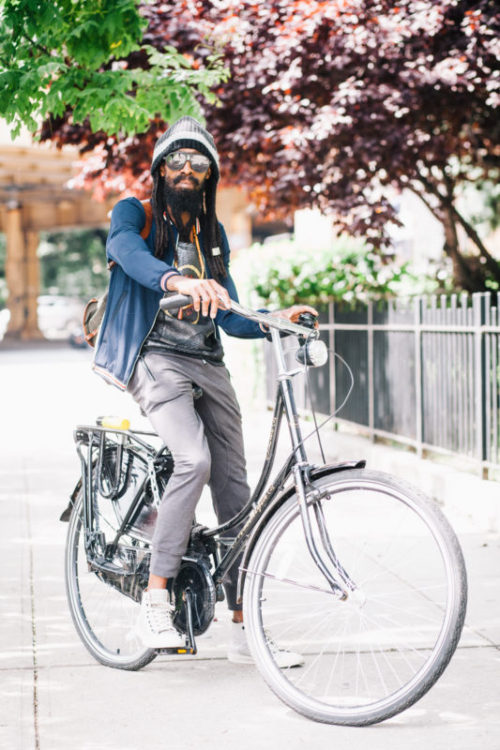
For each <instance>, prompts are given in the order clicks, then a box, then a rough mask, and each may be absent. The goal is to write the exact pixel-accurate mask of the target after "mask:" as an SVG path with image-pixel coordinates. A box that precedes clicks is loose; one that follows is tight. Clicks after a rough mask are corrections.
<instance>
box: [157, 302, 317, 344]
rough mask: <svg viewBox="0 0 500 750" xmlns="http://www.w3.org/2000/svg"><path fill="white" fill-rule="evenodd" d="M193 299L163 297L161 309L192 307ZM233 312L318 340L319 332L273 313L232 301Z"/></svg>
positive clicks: (266, 324) (271, 326) (257, 321)
mask: <svg viewBox="0 0 500 750" xmlns="http://www.w3.org/2000/svg"><path fill="white" fill-rule="evenodd" d="M192 304H193V299H192V297H189V296H188V295H186V294H172V295H169V296H168V297H163V299H161V300H160V309H162V310H175V309H179V308H180V307H185V306H186V305H192ZM230 309H231V311H232V312H234V313H236V314H237V315H241V317H242V318H247V319H248V320H254V321H255V322H256V323H262V324H263V325H265V326H268V327H269V328H276V329H277V330H278V331H284V332H285V333H293V334H295V335H296V336H305V337H306V338H308V339H311V338H314V339H315V338H317V337H318V336H319V332H318V331H317V330H316V329H312V328H308V327H306V326H301V325H298V324H297V323H291V322H290V321H288V320H285V319H284V318H276V317H274V316H273V315H271V313H264V312H258V311H257V310H251V309H250V308H248V307H244V306H243V305H240V303H239V302H235V301H234V300H231V308H230Z"/></svg>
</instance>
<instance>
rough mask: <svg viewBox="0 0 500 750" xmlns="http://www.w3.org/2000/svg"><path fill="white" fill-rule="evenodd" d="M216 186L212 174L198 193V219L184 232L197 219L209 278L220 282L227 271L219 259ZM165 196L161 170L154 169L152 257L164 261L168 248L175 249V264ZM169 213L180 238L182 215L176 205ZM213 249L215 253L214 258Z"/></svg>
mask: <svg viewBox="0 0 500 750" xmlns="http://www.w3.org/2000/svg"><path fill="white" fill-rule="evenodd" d="M216 185H217V181H216V180H215V179H214V176H213V174H212V175H210V177H209V178H208V180H207V181H206V183H205V187H204V190H203V192H202V193H201V196H200V203H199V208H198V210H199V213H198V216H192V217H191V221H190V224H189V225H188V227H186V229H187V230H188V234H189V231H190V230H191V227H192V226H193V225H194V223H195V220H196V218H198V219H199V221H200V227H201V234H202V238H203V253H204V255H205V259H206V262H207V265H208V268H209V269H210V273H211V275H212V277H213V278H214V279H215V280H216V281H220V280H221V279H223V278H224V277H225V276H227V271H226V268H225V266H224V260H223V257H222V235H221V231H220V226H219V222H218V220H217V216H216V213H215V194H216ZM167 195H168V190H166V189H165V178H164V177H162V176H161V174H160V170H159V168H157V169H155V170H154V172H153V190H152V193H151V207H152V209H153V217H154V220H155V223H156V237H155V256H156V257H157V258H163V255H164V253H165V251H166V249H167V247H168V246H169V245H170V246H171V247H173V248H174V259H175V261H176V262H177V260H178V259H177V254H176V250H175V246H176V242H175V238H174V231H173V228H172V223H171V222H170V221H169V219H168V209H167V206H170V202H168V199H167ZM193 208H194V206H193ZM172 213H173V218H174V221H175V223H176V226H177V227H178V228H179V229H180V232H179V234H180V233H181V232H182V231H183V228H182V226H181V222H180V213H181V211H180V210H179V206H177V205H175V206H174V211H173V212H172ZM181 239H182V236H181ZM214 248H215V249H216V252H215V254H214ZM217 250H218V253H217Z"/></svg>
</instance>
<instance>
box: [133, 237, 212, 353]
mask: <svg viewBox="0 0 500 750" xmlns="http://www.w3.org/2000/svg"><path fill="white" fill-rule="evenodd" d="M177 259H178V265H177V270H178V271H179V273H181V274H182V275H183V276H187V277H189V278H192V279H196V278H197V279H204V278H206V273H205V264H204V262H203V258H202V257H201V254H200V253H198V249H197V247H196V246H195V244H194V243H192V242H178V243H177ZM167 294H173V292H170V293H168V292H167ZM144 349H145V350H146V351H155V352H158V353H159V352H162V351H164V352H176V353H177V354H186V355H188V356H191V357H200V358H202V359H207V360H210V361H211V362H222V359H223V357H224V350H223V348H222V344H221V342H220V340H219V339H218V337H217V334H216V329H215V324H214V322H213V320H212V319H211V318H210V317H208V316H203V315H202V314H201V312H199V313H197V312H196V310H195V309H194V307H193V306H192V305H188V306H187V307H182V308H180V309H179V310H177V311H176V310H171V311H168V312H167V311H163V310H160V312H159V313H158V315H157V316H156V321H155V324H154V327H153V330H152V331H151V333H150V334H149V336H148V338H147V339H146V341H145V343H144Z"/></svg>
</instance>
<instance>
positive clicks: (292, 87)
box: [43, 0, 500, 291]
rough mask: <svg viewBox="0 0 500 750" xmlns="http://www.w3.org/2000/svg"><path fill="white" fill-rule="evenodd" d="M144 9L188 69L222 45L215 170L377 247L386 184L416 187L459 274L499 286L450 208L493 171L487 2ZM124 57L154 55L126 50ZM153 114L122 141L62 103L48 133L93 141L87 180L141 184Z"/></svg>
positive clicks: (267, 203) (389, 191)
mask: <svg viewBox="0 0 500 750" xmlns="http://www.w3.org/2000/svg"><path fill="white" fill-rule="evenodd" d="M142 13H143V15H144V17H145V18H146V19H147V21H148V27H147V29H146V31H145V33H144V40H145V42H146V43H147V44H149V45H151V46H152V47H155V48H157V49H159V50H160V49H162V48H163V47H164V45H165V44H169V45H172V46H173V47H175V48H176V49H177V51H179V52H181V53H184V54H185V55H187V56H189V59H190V60H192V64H193V65H194V66H195V67H196V66H197V65H202V64H203V62H204V60H205V59H206V56H207V54H208V52H207V48H206V47H205V46H203V45H202V46H200V44H201V42H203V41H204V40H206V39H207V38H208V39H210V41H211V43H215V44H218V45H219V47H220V49H221V50H222V54H223V60H224V62H225V64H226V65H227V66H228V67H229V70H230V72H231V76H230V78H229V80H228V81H227V82H225V83H222V84H218V85H216V86H215V87H214V92H215V93H216V94H217V97H218V100H219V101H218V103H217V104H209V105H204V108H203V109H204V113H205V116H206V119H207V123H208V127H209V128H210V130H211V132H213V134H214V138H215V140H216V141H217V143H218V144H219V148H220V152H221V154H222V155H223V162H222V174H223V178H224V179H225V181H226V183H227V184H237V185H240V186H244V187H246V188H247V189H248V191H249V194H250V197H251V199H252V200H253V201H254V203H255V204H256V206H257V208H258V210H259V211H261V212H263V213H267V214H268V215H280V214H281V215H283V214H290V212H291V211H292V210H293V209H296V208H303V207H319V208H320V209H321V210H322V211H324V212H326V213H329V214H331V215H332V220H334V221H335V222H336V223H337V224H338V226H339V228H341V229H343V230H346V231H347V232H349V233H350V234H352V235H361V236H364V237H365V238H367V239H368V240H369V241H371V242H372V243H373V244H374V245H375V246H383V245H384V244H387V243H389V236H388V232H387V229H388V225H389V224H390V222H394V221H396V222H397V215H396V212H395V208H394V205H393V196H394V191H400V190H403V189H407V190H411V191H413V192H414V193H416V194H417V195H418V196H419V197H420V198H421V199H422V200H423V202H424V203H425V204H426V205H427V206H428V208H429V209H430V211H431V212H432V213H433V214H434V216H436V217H437V218H438V220H439V221H440V222H441V223H442V225H443V228H444V236H445V244H444V251H445V253H446V255H447V256H448V257H449V258H450V259H451V262H452V265H453V273H454V278H455V282H456V284H457V286H458V287H460V288H462V289H466V290H468V291H479V290H483V289H485V288H488V287H493V288H495V287H497V286H498V285H499V284H500V267H499V264H498V262H497V260H496V259H495V258H494V257H493V256H492V254H491V252H490V251H489V250H488V248H487V246H486V244H485V242H484V239H483V238H481V237H480V235H479V233H478V232H477V230H476V229H475V227H474V225H473V224H472V222H471V220H470V219H469V218H468V217H467V216H466V215H465V213H464V212H463V211H462V210H461V209H460V208H459V206H460V203H459V198H460V195H461V193H462V191H463V189H464V186H467V185H471V184H472V185H475V184H477V185H481V184H484V182H485V181H488V180H489V181H493V182H494V181H496V179H497V175H498V171H499V168H500V145H499V131H500V122H499V118H498V113H497V108H498V103H499V101H500V93H499V89H500V79H499V62H498V60H499V58H500V49H499V36H500V35H499V32H500V12H499V10H498V6H497V3H496V2H495V1H494V0H479V1H476V2H473V1H472V0H432V2H431V1H430V0H402V2H400V3H398V4H395V3H393V2H388V1H386V0H329V1H328V2H320V1H319V0H307V1H306V0H292V1H291V0H266V1H265V2H254V1H252V0H239V1H238V2H236V0H182V1H179V0H176V2H173V0H172V1H171V2H153V3H147V4H144V7H143V9H142ZM128 63H129V64H130V65H138V66H146V67H147V65H148V64H149V63H148V61H147V60H146V59H145V58H144V59H143V58H141V56H140V55H137V54H136V53H132V54H131V55H130V56H129V58H128ZM150 114H151V127H150V129H149V131H148V132H147V133H145V134H138V135H134V136H130V137H129V139H128V140H126V141H124V140H123V139H120V138H116V137H115V138H112V139H110V138H109V137H108V134H107V133H97V134H96V133H91V132H90V129H88V128H87V129H85V128H83V129H82V128H81V126H75V125H74V124H73V122H72V118H71V112H67V113H66V114H65V116H64V117H63V118H59V119H58V120H55V121H53V120H52V121H50V122H48V123H47V124H46V127H45V128H44V130H43V136H44V137H46V138H47V137H50V138H52V139H54V140H56V142H59V143H66V142H77V143H79V144H81V145H82V148H83V150H85V149H90V148H92V149H94V148H95V147H97V152H95V151H94V156H93V161H92V160H91V161H89V162H88V163H87V165H86V166H85V168H84V172H83V173H82V182H83V183H87V184H92V185H93V186H94V188H97V189H98V190H99V191H101V192H102V191H104V192H106V191H110V190H116V189H117V187H118V188H120V189H121V188H124V187H130V186H131V185H132V186H133V189H135V190H136V191H137V190H138V189H139V190H140V189H141V186H142V185H143V184H144V180H145V179H146V170H147V163H146V159H145V155H146V154H147V153H148V146H149V143H150V141H151V140H152V139H154V138H155V137H156V134H157V132H158V128H159V127H161V128H162V127H163V123H159V122H158V120H157V119H155V116H156V115H157V113H156V112H153V111H152V112H151V113H150ZM142 143H144V148H142V145H141V144H142ZM96 154H97V155H96ZM124 168H125V174H124ZM464 238H466V242H464Z"/></svg>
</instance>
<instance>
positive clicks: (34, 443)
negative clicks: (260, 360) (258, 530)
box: [0, 347, 500, 750]
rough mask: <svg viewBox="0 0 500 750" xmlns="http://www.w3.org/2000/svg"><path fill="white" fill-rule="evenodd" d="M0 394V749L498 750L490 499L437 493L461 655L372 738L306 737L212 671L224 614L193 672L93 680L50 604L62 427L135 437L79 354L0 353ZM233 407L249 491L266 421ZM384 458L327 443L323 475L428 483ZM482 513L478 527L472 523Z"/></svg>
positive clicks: (61, 488) (287, 715)
mask: <svg viewBox="0 0 500 750" xmlns="http://www.w3.org/2000/svg"><path fill="white" fill-rule="evenodd" d="M0 378H1V379H0V382H1V384H2V396H1V412H0V413H1V414H2V428H3V429H2V435H3V437H2V446H1V452H0V462H1V463H0V474H1V479H2V481H1V484H0V492H1V503H0V516H1V517H0V523H1V528H2V545H1V566H0V576H1V579H2V580H1V584H2V585H1V589H0V596H1V600H2V608H1V610H2V618H1V619H0V634H1V641H0V643H1V650H0V674H1V683H0V698H1V699H0V744H1V747H5V748H9V750H21V749H22V750H25V749H26V750H28V749H29V750H31V748H35V749H36V750H38V749H40V750H59V749H61V750H68V749H69V748H72V749H74V750H108V749H109V750H115V749H116V750H142V749H143V748H148V750H149V749H151V750H160V748H162V749H163V748H166V749H167V748H170V749H172V750H188V749H189V748H199V747H200V746H204V747H207V748H214V749H215V748H217V749H219V748H220V749H221V750H226V749H228V750H229V748H234V747H235V746H238V747H240V748H243V750H246V748H253V747H259V748H263V749H266V748H282V747H287V749H288V750H295V749H296V748H310V747H313V748H320V749H322V748H325V750H326V748H335V749H336V750H347V748H349V750H365V748H366V750H368V748H369V749H370V750H382V749H383V750H400V749H401V748H405V750H406V748H410V749H411V748H415V749H416V748H418V749H419V750H420V748H423V747H428V746H429V747H432V748H433V750H441V749H442V750H445V748H446V750H448V748H453V749H454V750H471V749H473V748H481V750H498V748H500V597H499V593H498V592H499V591H500V537H499V535H498V534H497V533H496V532H495V531H494V529H495V528H496V527H495V522H494V521H493V520H492V519H494V518H495V517H496V508H495V504H494V500H493V497H494V492H493V491H494V490H495V489H496V487H495V486H492V488H491V490H490V489H489V488H488V489H487V490H485V492H486V495H487V494H488V493H489V492H490V491H491V492H492V495H491V497H488V499H487V501H486V499H485V496H483V490H481V489H479V490H478V489H477V488H476V484H474V488H475V489H474V490H473V492H474V493H475V495H474V496H472V497H470V500H471V502H472V503H473V505H474V512H470V508H469V507H468V506H467V503H466V502H465V500H466V498H462V495H463V494H464V493H461V495H460V498H459V499H458V500H457V501H456V503H455V505H453V502H452V500H453V494H454V493H453V492H443V493H442V494H443V497H444V505H445V511H446V512H447V514H448V515H449V517H450V518H451V520H452V522H453V523H454V525H455V527H456V529H457V531H458V533H459V536H460V540H461V542H462V545H463V548H464V553H465V556H466V563H467V568H468V575H469V587H470V604H469V609H468V616H467V627H466V629H465V632H464V636H463V638H462V641H461V644H460V647H459V649H458V651H457V653H456V655H455V657H454V658H453V660H452V662H451V664H450V666H449V667H448V669H447V670H446V672H445V674H444V675H443V676H442V678H441V679H440V680H439V682H438V683H437V685H436V686H435V687H434V688H433V689H432V690H431V691H430V692H429V693H428V694H427V695H426V696H425V697H424V698H423V699H422V700H421V701H420V702H419V703H417V704H416V705H415V706H414V707H412V708H411V709H409V710H408V711H406V712H405V713H403V714H401V715H399V716H397V717H395V718H394V719H391V720H389V721H387V722H385V723H383V724H380V725H377V726H375V727H371V728H366V729H351V728H342V727H334V726H325V725H319V724H315V723H314V722H311V721H308V720H307V719H304V718H302V717H300V716H299V715H297V714H295V713H294V712H292V711H291V710H289V709H288V708H287V707H286V706H284V705H283V704H282V703H281V702H280V701H279V700H278V699H277V698H275V697H274V695H273V694H272V693H271V692H270V691H269V690H268V688H267V687H266V686H265V684H264V682H263V681H262V679H261V677H260V675H259V674H258V673H257V671H256V669H255V668H254V667H251V666H250V667H248V666H235V665H232V664H230V663H229V662H228V661H227V660H226V658H225V647H226V642H227V640H228V631H229V626H230V625H229V613H228V612H227V610H225V608H224V606H223V605H218V610H217V621H216V622H215V623H214V624H213V626H212V627H211V628H210V630H209V631H208V633H207V634H206V635H205V636H203V638H200V639H199V641H198V646H199V655H198V656H196V657H194V658H192V657H190V658H184V657H175V658H165V657H162V658H158V659H156V660H155V661H154V662H153V663H152V664H151V665H149V666H148V667H146V668H145V669H144V670H142V671H141V672H138V673H126V672H120V671H118V670H111V669H106V668H105V667H101V666H100V665H99V664H97V663H96V662H95V661H94V660H93V659H92V657H91V656H90V655H89V654H88V653H87V651H86V650H85V649H84V647H83V646H82V645H81V643H80V641H79V639H78V637H77V635H76V632H75V630H74V628H73V625H72V622H71V619H70V615H69V612H68V608H67V605H66V597H65V592H64V579H63V553H64V542H65V533H66V528H67V527H66V525H65V524H62V523H60V522H59V521H58V518H59V515H60V512H61V510H62V509H63V508H64V507H65V505H66V502H67V497H68V494H69V493H70V492H71V489H72V488H73V486H74V484H75V482H76V478H77V476H78V472H79V466H78V461H77V458H76V455H75V453H74V447H73V442H72V437H71V432H72V428H73V426H74V425H75V424H76V423H78V422H89V421H91V420H93V419H94V418H95V416H96V415H98V414H103V413H120V414H125V415H131V416H132V417H133V418H135V419H136V420H137V423H139V417H138V415H137V412H136V410H135V407H133V405H132V404H131V402H129V401H128V400H126V399H127V397H126V396H123V395H122V394H120V393H119V392H118V391H116V390H114V389H111V388H109V387H106V386H105V385H104V384H103V383H102V382H101V381H100V380H99V379H98V378H96V377H95V376H94V375H92V374H91V373H90V371H89V355H88V353H87V352H79V351H73V350H70V349H67V350H66V349H64V348H60V347H58V348H57V349H54V350H52V349H51V348H50V347H49V348H47V349H43V350H40V349H39V350H37V351H36V354H34V353H33V351H30V350H25V349H18V350H13V351H2V352H1V353H0ZM125 400H126V401H125ZM125 403H126V407H125V406H124V404H125ZM242 403H243V409H244V413H246V417H247V418H246V420H245V423H246V441H247V447H248V456H249V468H250V474H251V476H252V478H255V475H256V471H257V469H258V465H259V463H260V460H261V456H262V452H263V450H264V445H265V440H266V437H265V433H266V430H267V427H268V425H269V422H270V418H271V417H270V414H269V413H268V412H264V411H258V410H257V411H255V410H254V409H251V408H250V407H249V403H250V402H249V399H247V398H246V397H245V394H243V398H242ZM339 440H340V442H339ZM359 451H361V453H362V455H361V456H360V454H359ZM387 451H388V449H383V448H381V447H380V446H373V447H372V446H370V444H369V443H367V442H365V441H359V440H357V439H354V438H350V437H349V438H347V437H345V436H339V435H338V434H337V436H335V435H334V434H332V435H331V438H330V439H329V440H328V444H327V453H328V455H327V459H328V460H335V459H336V458H337V457H338V456H340V455H342V458H348V457H350V454H352V455H356V457H363V456H364V455H366V453H367V452H368V458H369V461H370V465H371V466H372V467H373V468H391V470H393V471H394V473H399V474H400V475H402V476H405V477H406V478H410V479H411V481H413V482H414V483H415V484H420V485H421V486H422V483H423V484H424V485H425V483H426V481H428V482H431V479H429V477H431V476H433V475H434V468H433V467H432V466H431V465H430V464H429V463H428V462H418V461H417V463H415V461H416V459H415V461H414V460H413V459H414V457H408V456H407V455H406V456H405V457H404V461H405V462H406V463H405V464H404V465H403V464H398V461H400V460H401V457H400V458H394V455H393V454H394V451H389V452H388V453H387ZM391 455H392V457H391ZM408 462H409V463H408ZM417 464H418V465H417ZM422 464H423V466H422ZM398 466H399V468H400V469H401V471H397V470H396V469H397V468H398ZM436 476H437V477H438V478H439V471H438V472H437V473H436ZM425 477H428V479H427V480H426V479H425ZM441 477H446V479H442V480H441V481H442V484H443V486H444V485H448V484H449V485H450V486H455V487H462V488H463V487H465V486H467V487H469V486H471V485H469V479H470V475H465V474H460V473H459V472H454V478H453V481H452V479H451V478H448V474H447V470H446V471H445V470H443V471H442V473H441ZM436 481H437V480H436ZM432 482H434V479H432ZM488 484H491V485H493V483H488ZM478 486H479V488H481V487H483V488H484V487H485V485H481V484H479V485H478ZM427 489H428V488H427ZM431 490H432V487H431ZM468 491H469V490H467V491H466V492H465V495H467V492H468ZM448 497H449V498H450V499H447V498H448ZM441 499H442V500H443V498H441ZM478 506H479V507H478ZM486 507H488V509H489V510H488V512H487V513H486V514H481V512H480V511H481V509H484V508H486ZM201 513H202V520H204V521H209V520H210V514H211V511H210V507H209V502H208V498H207V497H204V499H203V501H202V508H201Z"/></svg>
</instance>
